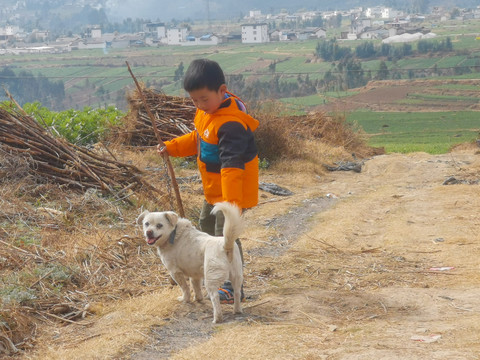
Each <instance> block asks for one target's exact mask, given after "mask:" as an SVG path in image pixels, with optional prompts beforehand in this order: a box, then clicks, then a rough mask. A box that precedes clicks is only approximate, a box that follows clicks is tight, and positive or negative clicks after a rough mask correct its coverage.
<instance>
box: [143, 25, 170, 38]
mask: <svg viewBox="0 0 480 360" xmlns="http://www.w3.org/2000/svg"><path fill="white" fill-rule="evenodd" d="M145 31H146V33H148V35H150V36H153V38H154V40H159V39H163V38H166V37H167V27H166V26H165V23H148V24H145Z"/></svg>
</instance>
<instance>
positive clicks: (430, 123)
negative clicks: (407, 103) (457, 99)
mask: <svg viewBox="0 0 480 360" xmlns="http://www.w3.org/2000/svg"><path fill="white" fill-rule="evenodd" d="M347 120H348V121H349V122H352V123H356V124H358V125H360V126H361V127H362V128H363V129H364V131H365V132H366V133H367V134H368V135H369V144H370V145H371V146H379V147H381V146H383V147H385V150H386V152H387V153H391V152H399V153H408V152H416V151H423V152H427V153H431V154H442V153H446V152H448V151H449V150H450V149H451V148H452V146H454V145H456V144H461V143H467V142H473V141H475V139H477V138H478V135H479V132H480V121H479V113H478V112H474V111H462V112H435V113H424V112H418V113H414V112H412V113H408V112H407V113H403V112H402V113H398V112H369V111H355V112H352V113H350V114H348V115H347Z"/></svg>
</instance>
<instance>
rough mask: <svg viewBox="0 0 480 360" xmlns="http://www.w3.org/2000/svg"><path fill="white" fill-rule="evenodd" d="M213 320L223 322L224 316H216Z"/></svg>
mask: <svg viewBox="0 0 480 360" xmlns="http://www.w3.org/2000/svg"><path fill="white" fill-rule="evenodd" d="M212 322H213V323H214V324H220V323H221V322H223V316H217V317H214V318H213V321H212Z"/></svg>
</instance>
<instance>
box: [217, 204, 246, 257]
mask: <svg viewBox="0 0 480 360" xmlns="http://www.w3.org/2000/svg"><path fill="white" fill-rule="evenodd" d="M218 211H221V212H223V215H224V216H225V223H224V225H223V236H224V238H225V244H224V245H223V248H224V249H225V251H226V252H227V255H228V258H229V259H230V260H231V259H232V258H233V246H234V244H235V240H237V239H238V237H239V236H240V234H241V233H242V231H243V219H242V213H241V211H240V209H239V208H238V206H236V205H235V204H232V203H229V202H220V203H216V204H215V206H214V208H213V210H212V214H216V213H217V212H218Z"/></svg>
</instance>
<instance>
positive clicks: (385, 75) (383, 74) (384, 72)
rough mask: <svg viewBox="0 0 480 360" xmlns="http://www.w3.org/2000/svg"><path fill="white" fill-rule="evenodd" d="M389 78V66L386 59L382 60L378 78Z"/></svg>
mask: <svg viewBox="0 0 480 360" xmlns="http://www.w3.org/2000/svg"><path fill="white" fill-rule="evenodd" d="M387 78H388V67H387V64H385V61H381V62H380V65H379V67H378V72H377V79H378V80H385V79H387Z"/></svg>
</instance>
